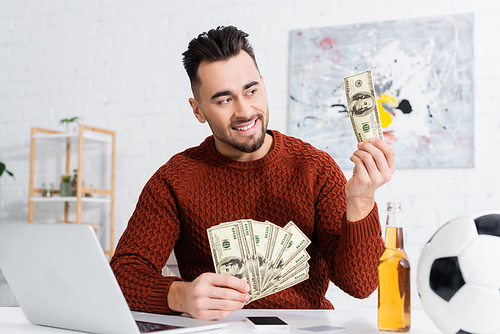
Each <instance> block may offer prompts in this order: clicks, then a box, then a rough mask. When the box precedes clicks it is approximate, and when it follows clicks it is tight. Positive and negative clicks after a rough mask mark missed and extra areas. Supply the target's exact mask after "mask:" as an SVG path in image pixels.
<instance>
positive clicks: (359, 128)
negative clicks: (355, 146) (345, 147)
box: [344, 70, 384, 143]
mask: <svg viewBox="0 0 500 334" xmlns="http://www.w3.org/2000/svg"><path fill="white" fill-rule="evenodd" d="M344 90H345V96H346V99H347V109H348V110H349V118H350V119H351V123H352V128H353V129H354V134H355V135H356V139H357V140H358V143H359V142H362V141H368V140H370V138H372V137H376V138H380V139H382V140H384V134H383V132H382V124H381V123H380V115H379V112H378V107H377V97H376V95H375V86H374V85H373V77H372V71H371V70H368V71H366V72H362V73H359V74H355V75H351V76H349V77H345V78H344Z"/></svg>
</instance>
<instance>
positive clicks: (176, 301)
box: [167, 273, 250, 320]
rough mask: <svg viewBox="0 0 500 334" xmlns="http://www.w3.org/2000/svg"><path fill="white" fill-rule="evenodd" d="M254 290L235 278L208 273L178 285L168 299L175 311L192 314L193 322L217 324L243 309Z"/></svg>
mask: <svg viewBox="0 0 500 334" xmlns="http://www.w3.org/2000/svg"><path fill="white" fill-rule="evenodd" d="M248 291H250V286H249V285H248V284H247V283H246V282H245V281H243V280H241V279H239V278H236V277H234V276H231V275H222V274H214V273H204V274H201V275H200V276H198V277H197V278H196V279H195V280H194V281H192V282H181V281H174V282H172V284H171V285H170V289H169V291H168V295H167V303H168V307H169V308H170V309H171V310H172V311H176V312H183V313H188V314H189V315H191V316H192V317H193V318H197V319H205V320H213V319H220V318H224V317H226V316H228V315H229V314H231V313H232V312H233V311H234V310H239V309H241V308H243V306H244V305H245V304H244V303H246V302H247V301H248V300H249V298H250V296H249V294H248Z"/></svg>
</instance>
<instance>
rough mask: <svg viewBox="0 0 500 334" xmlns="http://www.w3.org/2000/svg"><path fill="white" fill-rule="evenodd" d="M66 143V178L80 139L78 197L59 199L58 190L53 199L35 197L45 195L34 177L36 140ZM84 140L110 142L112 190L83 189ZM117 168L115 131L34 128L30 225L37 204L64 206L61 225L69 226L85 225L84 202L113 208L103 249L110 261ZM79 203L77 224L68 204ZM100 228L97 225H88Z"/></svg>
mask: <svg viewBox="0 0 500 334" xmlns="http://www.w3.org/2000/svg"><path fill="white" fill-rule="evenodd" d="M37 139H50V140H58V141H61V140H65V141H66V175H69V174H70V156H71V141H72V140H77V147H78V173H77V178H76V180H77V182H76V196H64V197H60V196H59V195H58V194H59V190H54V191H53V194H54V195H53V197H40V196H35V194H39V193H42V191H43V189H40V188H35V187H34V178H35V156H36V140H37ZM84 140H93V141H98V142H104V143H110V144H111V147H112V151H111V189H95V188H84V187H83V177H82V175H83V144H84ZM115 168H116V134H115V132H114V131H110V130H105V129H101V128H97V127H94V126H88V125H83V124H80V125H79V127H78V133H66V132H59V131H54V130H49V129H43V128H38V127H32V128H31V153H30V182H29V202H28V222H29V223H32V222H33V219H34V204H35V202H38V203H49V202H51V203H55V202H61V203H64V221H59V223H69V224H85V223H83V222H82V204H83V203H105V204H109V205H110V217H109V219H110V220H109V249H106V250H104V253H105V254H106V255H108V257H109V259H111V256H112V255H113V252H114V242H113V238H114V225H115V224H114V221H115ZM84 194H99V195H104V196H105V197H85V196H84ZM70 202H74V203H76V221H75V222H70V221H69V203H70ZM89 225H92V227H94V229H97V228H98V227H99V226H98V225H96V224H89Z"/></svg>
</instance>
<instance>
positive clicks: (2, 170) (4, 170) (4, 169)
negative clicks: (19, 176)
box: [0, 162, 15, 179]
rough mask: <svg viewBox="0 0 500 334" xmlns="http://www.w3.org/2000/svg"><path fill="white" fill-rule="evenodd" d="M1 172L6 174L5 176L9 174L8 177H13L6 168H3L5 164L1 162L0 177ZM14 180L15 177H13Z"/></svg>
mask: <svg viewBox="0 0 500 334" xmlns="http://www.w3.org/2000/svg"><path fill="white" fill-rule="evenodd" d="M3 172H6V173H7V174H9V175H10V176H12V177H14V173H12V172H9V171H8V170H7V169H6V168H5V164H4V163H3V162H0V177H1V176H2V174H3ZM14 179H15V177H14Z"/></svg>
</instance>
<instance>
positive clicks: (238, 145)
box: [207, 117, 269, 153]
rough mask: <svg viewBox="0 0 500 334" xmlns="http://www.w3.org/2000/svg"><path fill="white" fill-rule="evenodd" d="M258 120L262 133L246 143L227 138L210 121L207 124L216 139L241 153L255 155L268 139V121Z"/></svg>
mask: <svg viewBox="0 0 500 334" xmlns="http://www.w3.org/2000/svg"><path fill="white" fill-rule="evenodd" d="M258 120H259V121H260V123H261V124H262V126H261V129H262V133H261V134H260V135H259V137H255V135H253V136H251V137H250V138H249V140H248V141H246V142H240V141H238V140H237V139H236V138H233V137H231V136H227V135H226V134H225V132H224V131H223V130H222V129H221V128H220V127H218V126H216V125H212V124H211V122H210V121H209V120H208V119H207V122H208V125H209V126H210V129H211V130H212V133H213V135H214V137H215V138H217V139H218V140H220V141H221V142H223V143H226V144H228V145H229V146H231V147H233V148H235V149H237V150H238V151H240V152H243V153H253V152H255V151H257V150H258V149H259V148H261V147H262V145H263V144H264V140H265V139H266V132H267V124H268V122H269V121H268V120H267V121H264V120H263V118H261V117H259V118H258ZM240 123H245V122H240Z"/></svg>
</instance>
